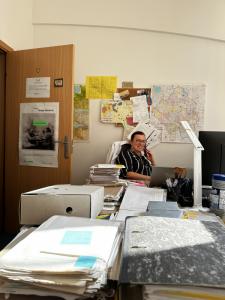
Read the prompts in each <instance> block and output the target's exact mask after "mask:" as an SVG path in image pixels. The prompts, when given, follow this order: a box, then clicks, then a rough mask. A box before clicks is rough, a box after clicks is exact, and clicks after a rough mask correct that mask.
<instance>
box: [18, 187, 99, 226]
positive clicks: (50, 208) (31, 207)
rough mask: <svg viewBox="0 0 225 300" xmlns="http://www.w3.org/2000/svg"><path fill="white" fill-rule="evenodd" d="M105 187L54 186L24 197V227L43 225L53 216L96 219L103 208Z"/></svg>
mask: <svg viewBox="0 0 225 300" xmlns="http://www.w3.org/2000/svg"><path fill="white" fill-rule="evenodd" d="M103 201H104V187H100V186H92V185H70V184H63V185H53V186H48V187H45V188H42V189H38V190H34V191H31V192H27V193H23V194H21V201H20V224H23V225H39V224H41V223H43V222H44V221H45V220H47V219H48V218H49V217H51V216H53V215H64V216H65V215H67V216H77V217H86V218H96V216H97V215H98V214H99V212H100V211H101V209H102V207H103Z"/></svg>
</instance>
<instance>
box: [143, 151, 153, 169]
mask: <svg viewBox="0 0 225 300" xmlns="http://www.w3.org/2000/svg"><path fill="white" fill-rule="evenodd" d="M145 155H146V157H147V159H148V160H149V161H150V162H151V164H152V166H155V160H154V157H153V154H152V152H151V151H150V150H148V149H145Z"/></svg>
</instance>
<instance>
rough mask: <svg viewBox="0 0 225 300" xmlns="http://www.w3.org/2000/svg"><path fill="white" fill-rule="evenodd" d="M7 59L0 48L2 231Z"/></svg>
mask: <svg viewBox="0 0 225 300" xmlns="http://www.w3.org/2000/svg"><path fill="white" fill-rule="evenodd" d="M5 60H6V54H5V52H4V51H2V50H0V232H1V231H2V230H3V211H4V202H3V199H4V193H3V191H4V184H3V183H4V148H5V146H4V130H5V128H4V123H5V122H4V120H5V115H4V114H5Z"/></svg>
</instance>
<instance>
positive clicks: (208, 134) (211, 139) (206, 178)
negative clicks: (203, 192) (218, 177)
mask: <svg viewBox="0 0 225 300" xmlns="http://www.w3.org/2000/svg"><path fill="white" fill-rule="evenodd" d="M199 141H200V142H201V144H202V146H203V147H204V151H202V184H203V185H212V174H215V173H217V174H225V132H222V131H199Z"/></svg>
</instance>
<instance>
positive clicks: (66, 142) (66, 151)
mask: <svg viewBox="0 0 225 300" xmlns="http://www.w3.org/2000/svg"><path fill="white" fill-rule="evenodd" d="M54 143H58V144H63V146H64V158H65V159H68V158H69V157H70V156H69V145H70V142H69V139H68V136H67V135H65V136H64V140H63V141H54Z"/></svg>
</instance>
